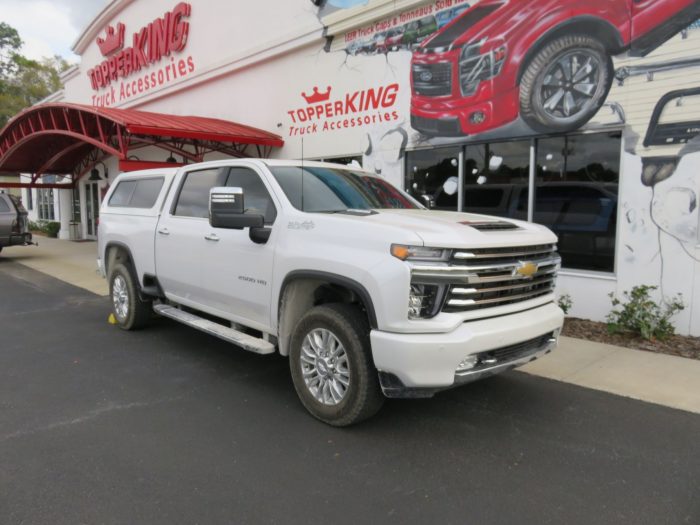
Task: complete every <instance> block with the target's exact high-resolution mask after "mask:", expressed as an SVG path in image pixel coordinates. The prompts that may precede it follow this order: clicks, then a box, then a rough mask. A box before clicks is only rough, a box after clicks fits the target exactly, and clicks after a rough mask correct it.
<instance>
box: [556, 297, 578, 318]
mask: <svg viewBox="0 0 700 525" xmlns="http://www.w3.org/2000/svg"><path fill="white" fill-rule="evenodd" d="M557 303H558V304H559V308H561V309H562V311H563V312H564V315H569V311H570V310H571V307H572V306H574V301H573V300H572V299H571V296H570V295H569V294H568V293H565V294H562V295H560V296H559V299H558V300H557Z"/></svg>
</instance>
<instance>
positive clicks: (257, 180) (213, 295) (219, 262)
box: [200, 166, 277, 330]
mask: <svg viewBox="0 0 700 525" xmlns="http://www.w3.org/2000/svg"><path fill="white" fill-rule="evenodd" d="M225 185H226V186H230V187H238V188H242V189H243V198H244V205H245V209H246V213H255V214H260V215H263V216H264V217H265V226H266V227H270V228H272V233H271V235H270V239H269V240H268V242H267V243H266V244H255V243H254V242H253V241H251V240H250V229H248V228H245V229H243V230H229V229H224V228H213V227H211V226H209V225H208V224H207V235H206V237H205V238H203V239H202V240H201V244H202V248H201V252H200V254H201V257H200V265H201V268H202V282H203V288H204V289H205V293H206V297H207V303H208V305H211V306H212V307H213V308H214V309H215V310H216V312H215V313H217V314H218V315H220V316H221V317H224V318H228V319H232V320H234V321H239V322H241V323H243V324H247V325H248V326H252V327H254V328H258V329H260V330H266V329H269V327H270V324H271V323H270V300H271V294H272V265H273V260H274V246H275V229H276V227H275V225H276V218H277V206H276V203H275V201H274V200H273V197H272V193H271V192H270V190H269V189H268V187H267V186H266V184H265V182H264V179H263V177H261V175H260V174H259V173H258V172H257V171H256V170H255V169H254V168H253V167H245V166H236V167H232V168H230V170H229V172H228V177H227V180H226V184H225Z"/></svg>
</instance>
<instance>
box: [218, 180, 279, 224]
mask: <svg viewBox="0 0 700 525" xmlns="http://www.w3.org/2000/svg"><path fill="white" fill-rule="evenodd" d="M244 204H245V201H244V197H243V190H242V189H241V188H212V189H211V190H209V224H211V225H212V226H213V227H214V228H226V229H229V230H242V229H243V228H262V227H263V226H265V218H264V217H263V216H262V215H248V214H246V213H245V205H244Z"/></svg>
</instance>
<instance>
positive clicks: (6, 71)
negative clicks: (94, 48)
mask: <svg viewBox="0 0 700 525" xmlns="http://www.w3.org/2000/svg"><path fill="white" fill-rule="evenodd" d="M21 47H22V40H21V39H20V37H19V35H18V33H17V31H16V30H15V29H14V28H13V27H11V26H9V25H7V24H6V23H4V22H0V128H3V127H4V126H5V124H7V121H8V120H10V119H11V118H12V117H13V116H15V115H16V114H17V113H19V112H20V111H22V110H23V109H24V108H27V107H29V106H32V105H34V104H36V103H37V102H39V101H40V100H43V99H44V98H46V97H48V96H49V95H51V94H52V93H55V92H56V91H59V90H60V89H62V88H63V86H62V84H61V78H60V75H61V73H63V72H64V71H65V70H66V69H68V67H69V64H68V62H66V60H65V59H63V58H61V57H60V56H54V57H51V58H43V59H42V60H41V61H37V60H30V59H28V58H26V57H24V56H22V55H21V54H20V53H19V50H20V48H21Z"/></svg>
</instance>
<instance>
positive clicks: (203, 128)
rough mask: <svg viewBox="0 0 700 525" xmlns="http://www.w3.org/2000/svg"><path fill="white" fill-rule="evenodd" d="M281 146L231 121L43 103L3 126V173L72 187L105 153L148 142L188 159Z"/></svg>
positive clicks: (128, 154)
mask: <svg viewBox="0 0 700 525" xmlns="http://www.w3.org/2000/svg"><path fill="white" fill-rule="evenodd" d="M282 145H284V141H283V140H282V137H280V136H279V135H275V134H273V133H268V132H266V131H263V130H261V129H257V128H253V127H251V126H246V125H243V124H238V123H236V122H230V121H226V120H219V119H213V118H206V117H195V116H180V115H165V114H161V113H150V112H146V111H138V110H132V109H115V108H97V107H92V106H86V105H81V104H43V105H40V106H34V107H32V108H29V109H27V110H25V111H23V112H22V113H20V114H19V115H17V116H16V117H15V118H13V119H12V120H11V121H10V122H9V123H8V124H7V126H5V128H4V129H3V130H2V131H0V172H21V173H30V174H33V175H34V176H33V177H32V183H31V184H30V185H32V186H36V187H40V186H41V183H38V182H37V181H38V180H39V177H40V176H41V175H44V174H52V175H67V176H68V179H67V181H68V183H69V186H72V185H74V184H75V182H76V181H77V180H78V179H80V177H82V176H83V175H84V174H85V173H86V172H87V171H89V170H90V169H91V168H92V167H93V166H94V165H95V163H97V162H99V161H100V160H102V159H103V158H104V157H107V156H115V157H117V158H119V160H120V161H124V162H126V161H128V160H129V159H133V158H136V159H138V150H139V149H141V148H145V147H149V146H154V147H158V148H161V149H163V150H165V151H167V152H168V153H167V154H166V155H169V156H172V155H173V154H174V155H177V156H180V157H182V159H183V162H185V161H186V162H200V161H202V160H203V158H204V155H206V154H207V153H211V152H215V151H216V152H220V153H224V154H226V155H230V156H234V157H244V156H258V157H264V156H267V155H269V152H270V149H271V148H272V147H281V146H282ZM251 148H252V149H251ZM166 155H164V157H165V156H166ZM142 164H143V163H142ZM10 184H12V183H10ZM3 185H5V184H3ZM14 186H15V187H17V186H20V187H22V186H25V185H20V184H14Z"/></svg>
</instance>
